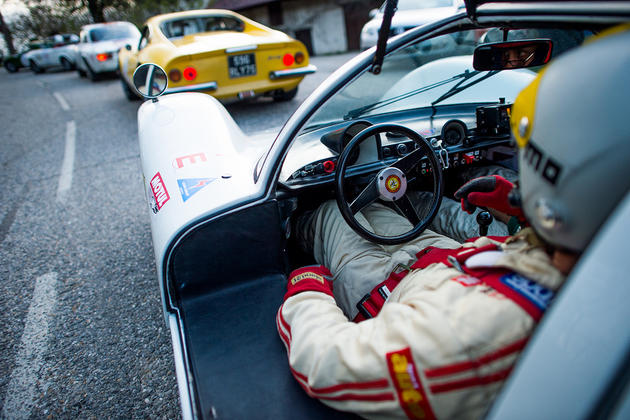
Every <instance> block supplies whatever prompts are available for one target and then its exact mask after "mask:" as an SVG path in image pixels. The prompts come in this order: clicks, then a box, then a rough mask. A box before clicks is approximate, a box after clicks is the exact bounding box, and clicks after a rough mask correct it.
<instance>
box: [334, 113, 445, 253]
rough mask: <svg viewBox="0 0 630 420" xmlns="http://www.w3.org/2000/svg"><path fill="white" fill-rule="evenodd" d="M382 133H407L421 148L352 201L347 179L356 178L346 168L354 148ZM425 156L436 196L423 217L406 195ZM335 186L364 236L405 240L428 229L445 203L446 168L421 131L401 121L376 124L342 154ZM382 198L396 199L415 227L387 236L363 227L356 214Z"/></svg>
mask: <svg viewBox="0 0 630 420" xmlns="http://www.w3.org/2000/svg"><path fill="white" fill-rule="evenodd" d="M379 133H392V134H398V135H402V136H405V137H407V138H409V139H412V140H413V141H414V142H415V143H416V145H417V148H416V149H415V150H413V151H412V152H411V153H409V154H407V155H406V156H404V157H402V158H400V159H398V160H397V161H396V162H394V163H393V164H392V165H390V166H388V167H386V168H384V169H381V170H380V171H379V172H378V173H377V174H376V175H375V176H374V177H373V178H372V180H371V181H370V182H369V183H368V184H367V186H366V187H364V188H363V190H362V191H361V193H360V194H359V195H358V196H357V197H356V198H355V199H354V200H352V202H350V203H349V202H348V200H347V199H346V189H345V184H346V182H348V183H349V184H352V183H354V182H356V181H354V180H353V178H350V177H347V176H346V171H347V169H348V166H349V165H350V163H349V159H348V158H349V156H351V154H352V152H353V150H354V149H355V148H356V147H358V146H359V145H360V144H361V143H362V142H363V141H364V140H366V139H368V138H370V137H372V136H376V135H378V134H379ZM423 157H426V158H427V160H428V164H429V165H430V167H431V169H432V170H431V171H430V172H431V173H432V176H433V198H432V200H431V206H430V210H429V212H428V213H427V215H426V216H425V217H424V218H423V219H421V218H420V216H419V215H418V213H417V211H416V209H415V208H414V206H413V204H412V202H411V200H409V197H408V196H407V195H406V192H407V179H408V178H409V177H408V175H409V174H410V173H411V171H412V170H413V169H414V168H415V167H416V166H417V165H418V163H420V160H421V159H422V158H423ZM335 187H336V189H335V196H336V199H337V206H338V207H339V211H340V212H341V215H342V216H343V218H344V219H345V221H346V222H347V223H348V225H349V226H350V227H351V228H352V229H353V230H354V231H355V232H356V233H358V234H359V235H360V236H362V237H363V238H365V239H367V240H368V241H371V242H375V243H377V244H381V245H396V244H401V243H404V242H408V241H410V240H412V239H414V238H417V237H418V236H420V234H421V233H422V231H424V229H426V227H427V226H428V225H429V224H430V223H431V221H432V220H433V218H434V217H435V215H436V214H437V212H438V209H439V207H440V204H441V203H442V195H443V194H444V186H443V178H442V169H441V166H440V164H439V163H438V158H437V156H436V155H435V152H434V151H433V147H431V145H430V144H429V143H428V142H427V141H426V140H425V139H424V137H422V136H421V135H420V134H418V133H416V132H415V131H413V130H411V129H409V128H407V127H404V126H402V125H398V124H378V125H373V126H371V127H368V128H366V129H364V130H363V131H361V132H360V133H359V134H357V135H356V136H355V137H354V138H353V139H352V140H351V141H350V143H348V145H347V146H346V147H345V148H344V149H343V152H342V153H341V155H340V156H339V159H338V161H337V170H336V173H335ZM378 199H380V200H383V201H385V202H391V203H393V205H394V206H395V207H396V209H398V211H399V212H400V213H401V214H402V215H403V216H404V217H405V218H406V219H407V220H409V222H410V223H411V225H412V226H413V228H412V229H411V230H409V231H408V232H405V233H402V234H400V235H396V236H383V235H379V234H376V233H374V232H371V231H369V230H368V229H366V228H365V227H363V225H361V223H359V221H358V220H357V219H356V218H355V217H354V215H355V214H357V213H358V212H360V211H361V210H362V209H364V208H366V207H367V206H369V205H370V204H372V203H373V202H375V201H376V200H378Z"/></svg>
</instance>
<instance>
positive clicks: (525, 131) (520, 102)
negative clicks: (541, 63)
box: [510, 69, 545, 147]
mask: <svg viewBox="0 0 630 420" xmlns="http://www.w3.org/2000/svg"><path fill="white" fill-rule="evenodd" d="M544 73H545V69H543V70H541V71H540V72H539V73H538V75H537V76H536V78H535V79H534V80H532V82H531V83H530V84H529V85H527V87H525V89H523V90H522V91H521V93H519V94H518V96H517V97H516V100H514V105H512V112H511V115H510V127H511V128H512V135H514V138H515V139H516V143H517V144H518V146H519V147H525V145H527V142H529V137H530V135H531V133H532V127H533V126H534V116H535V112H536V97H537V96H538V85H540V81H541V79H542V75H543V74H544Z"/></svg>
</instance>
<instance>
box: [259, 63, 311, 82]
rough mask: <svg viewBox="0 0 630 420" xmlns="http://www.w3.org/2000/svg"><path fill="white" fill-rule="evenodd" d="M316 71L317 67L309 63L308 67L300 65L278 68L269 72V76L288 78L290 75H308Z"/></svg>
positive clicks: (274, 78) (272, 78) (273, 78)
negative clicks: (295, 67)
mask: <svg viewBox="0 0 630 420" xmlns="http://www.w3.org/2000/svg"><path fill="white" fill-rule="evenodd" d="M316 71H317V67H315V66H314V65H312V64H309V65H308V66H306V67H300V68H298V69H286V70H276V71H272V72H269V78H270V79H271V80H277V79H286V78H289V77H298V76H306V75H307V74H313V73H315V72H316Z"/></svg>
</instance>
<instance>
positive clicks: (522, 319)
mask: <svg viewBox="0 0 630 420" xmlns="http://www.w3.org/2000/svg"><path fill="white" fill-rule="evenodd" d="M318 269H319V270H325V269H324V268H322V267H319V268H316V269H315V271H317V270H318ZM326 271H327V270H326ZM302 274H304V273H302ZM315 274H316V275H315V276H313V278H311V279H309V278H308V276H304V275H302V276H301V277H300V279H299V280H298V281H294V278H293V277H292V278H291V279H290V280H289V291H288V293H287V296H286V297H285V299H286V300H285V302H284V304H283V305H282V307H281V308H280V310H279V311H278V315H277V328H278V332H279V334H280V337H281V338H282V341H283V342H284V343H285V346H286V348H287V352H288V356H289V364H290V365H291V370H292V373H293V375H294V377H295V379H296V380H297V381H298V382H299V384H300V385H301V386H302V388H303V389H304V390H305V391H306V392H307V393H308V394H309V395H310V396H311V397H314V398H318V399H320V400H321V401H322V402H324V403H326V404H328V405H330V406H332V407H334V408H337V409H340V410H344V411H352V412H355V413H358V414H360V415H362V416H364V417H367V418H404V417H408V418H433V417H434V416H437V417H439V418H442V417H460V418H468V417H480V416H481V415H482V414H483V412H484V410H485V408H486V406H487V404H488V401H490V400H491V399H492V398H491V397H492V396H493V395H494V394H495V393H496V392H497V390H498V388H499V386H500V384H501V383H502V381H503V380H504V378H505V377H506V376H507V373H508V372H509V369H510V368H511V366H512V364H513V363H514V360H515V357H516V355H517V354H518V351H519V350H520V348H521V347H516V348H513V349H511V350H509V351H506V352H505V354H502V353H498V355H497V356H492V355H493V354H495V353H496V352H497V350H500V349H504V348H510V346H514V343H521V342H523V339H524V337H526V336H527V334H528V333H529V330H530V329H531V327H532V323H531V322H530V321H529V319H528V318H527V316H523V313H522V311H520V310H519V308H517V307H515V306H514V305H513V304H512V303H511V302H510V301H507V300H502V299H497V297H496V296H492V295H490V294H487V293H482V292H481V291H480V290H478V289H477V288H466V287H462V286H461V285H460V284H457V283H456V282H453V281H449V280H450V279H451V277H454V276H458V275H460V276H461V273H459V272H458V271H456V270H454V269H452V268H449V267H446V266H445V265H444V264H441V263H438V264H434V265H432V266H429V267H428V268H426V269H424V270H422V271H419V270H417V271H414V272H413V273H412V274H410V275H408V276H407V277H406V278H405V279H404V280H403V281H402V282H401V283H400V285H399V286H398V287H397V288H396V289H395V290H394V291H393V293H392V295H391V296H390V298H389V299H388V301H387V303H386V304H385V305H384V306H383V308H382V310H381V312H380V313H379V314H378V316H377V317H375V318H372V319H369V320H366V321H363V322H361V323H358V324H357V323H353V322H349V321H348V319H347V318H346V316H345V315H344V314H343V312H342V311H341V310H340V309H339V307H338V306H337V305H336V303H335V299H334V298H333V296H332V291H331V285H330V283H329V281H328V279H327V278H326V277H327V276H326V275H323V274H325V272H321V271H320V272H319V274H317V273H315ZM318 276H320V277H323V278H325V279H326V280H325V281H324V282H322V281H321V279H320V278H318ZM311 280H312V281H311ZM303 281H304V282H305V283H302V285H300V283H301V282H303ZM296 286H298V287H301V290H299V291H297V292H294V290H293V287H296ZM473 289H476V290H473ZM455 308H460V309H459V310H456V309H455ZM461 308H464V310H462V309H461ZM499 320H500V322H499ZM519 345H520V344H519ZM523 345H524V343H523ZM489 356H491V357H493V359H492V363H485V362H484V357H489Z"/></svg>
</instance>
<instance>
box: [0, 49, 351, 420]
mask: <svg viewBox="0 0 630 420" xmlns="http://www.w3.org/2000/svg"><path fill="white" fill-rule="evenodd" d="M353 55H354V54H344V55H339V56H329V57H314V58H313V59H312V62H313V63H314V64H315V65H317V66H318V68H319V71H318V72H317V73H316V74H314V75H311V76H308V77H307V78H306V79H305V80H304V82H303V83H302V84H301V85H300V90H299V92H298V96H297V97H296V98H295V99H294V100H293V101H290V102H286V103H279V104H276V103H273V102H271V101H264V100H260V101H256V102H254V103H246V104H233V105H229V106H228V111H230V112H231V113H232V115H233V117H234V118H235V120H236V122H237V123H238V124H239V125H240V126H241V128H242V129H243V131H245V133H247V134H254V133H256V132H257V131H258V130H267V129H276V128H279V127H280V126H281V125H282V124H283V123H284V121H285V120H286V119H287V118H288V117H289V115H290V114H291V112H292V111H293V110H295V109H296V108H297V106H298V105H299V104H300V103H301V102H302V101H303V100H304V98H306V96H308V94H309V93H310V92H311V91H312V90H313V89H314V88H316V87H317V85H318V84H319V83H321V81H322V80H323V79H325V78H326V77H327V76H328V75H329V74H330V73H331V72H332V71H334V70H335V69H337V68H338V67H339V66H340V65H341V64H342V63H343V62H345V61H347V60H348V59H349V58H351V57H352V56H353ZM139 106H140V102H128V101H127V100H126V99H125V96H124V95H123V92H122V89H121V87H120V82H119V81H118V80H117V79H108V80H102V81H98V82H95V83H93V82H90V81H88V80H86V79H81V78H79V77H78V76H77V74H76V73H75V72H61V71H50V72H47V73H44V74H41V75H35V74H33V73H31V72H29V71H28V70H26V69H22V70H21V71H20V72H19V73H16V74H8V73H7V72H6V71H5V70H4V69H0V122H1V124H0V139H1V143H0V165H1V170H0V191H1V192H2V198H1V199H0V262H1V264H0V314H1V315H0V317H1V318H0V319H1V322H0V418H9V419H14V418H16V419H20V418H37V419H46V418H51V419H58V418H86V419H87V418H125V419H127V418H178V417H180V410H179V401H178V394H177V384H176V380H175V369H174V364H173V358H172V348H171V342H170V333H169V331H168V328H167V326H166V324H165V323H164V318H163V316H162V307H161V302H160V295H159V288H158V284H157V281H156V278H157V277H156V272H155V261H154V255H153V248H152V244H151V233H150V226H149V214H148V207H147V205H146V203H145V200H144V194H143V186H142V175H141V169H140V159H139V149H138V141H137V123H136V112H137V109H138V107H139Z"/></svg>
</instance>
